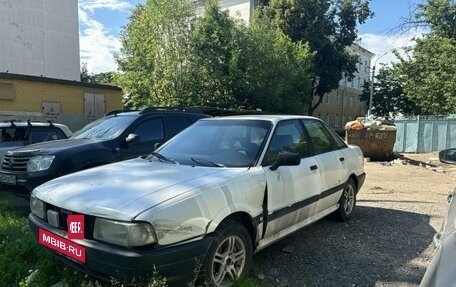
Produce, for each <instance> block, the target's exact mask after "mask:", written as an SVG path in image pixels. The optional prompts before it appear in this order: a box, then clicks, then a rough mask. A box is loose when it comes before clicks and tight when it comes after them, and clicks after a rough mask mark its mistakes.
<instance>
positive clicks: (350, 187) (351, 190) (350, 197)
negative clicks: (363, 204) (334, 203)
mask: <svg viewBox="0 0 456 287" xmlns="http://www.w3.org/2000/svg"><path fill="white" fill-rule="evenodd" d="M355 206H356V184H355V182H354V181H353V179H352V178H349V179H348V180H347V183H345V186H344V190H343V191H342V196H341V197H340V200H339V209H337V211H336V212H335V216H336V219H337V220H340V221H347V220H349V219H350V218H351V217H352V214H353V211H354V209H355Z"/></svg>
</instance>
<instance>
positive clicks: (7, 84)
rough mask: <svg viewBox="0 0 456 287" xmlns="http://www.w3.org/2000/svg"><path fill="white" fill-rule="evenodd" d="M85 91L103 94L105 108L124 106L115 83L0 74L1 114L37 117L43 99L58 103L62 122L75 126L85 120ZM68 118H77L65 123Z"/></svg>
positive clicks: (121, 95) (120, 107)
mask: <svg viewBox="0 0 456 287" xmlns="http://www.w3.org/2000/svg"><path fill="white" fill-rule="evenodd" d="M40 80H41V81H40ZM88 93H89V94H101V95H104V110H105V111H106V112H108V111H111V110H116V109H123V103H122V98H123V92H122V90H121V89H120V88H118V87H115V86H108V85H98V84H90V83H81V82H76V81H65V80H55V79H49V78H42V77H31V76H21V75H17V76H15V75H11V74H7V75H5V74H0V115H3V116H5V115H8V116H16V115H17V116H20V115H24V116H31V117H32V118H34V119H37V118H39V117H40V116H43V110H42V109H43V102H49V103H58V104H59V106H60V111H59V112H60V114H62V123H64V124H70V125H72V126H73V127H72V130H75V129H79V128H81V127H82V126H83V125H84V124H85V123H86V120H85V118H84V117H85V116H86V114H85V112H86V111H85V110H84V94H88ZM69 118H73V119H78V120H73V121H72V122H71V123H70V122H67V123H65V122H64V121H65V119H69ZM79 118H80V120H79Z"/></svg>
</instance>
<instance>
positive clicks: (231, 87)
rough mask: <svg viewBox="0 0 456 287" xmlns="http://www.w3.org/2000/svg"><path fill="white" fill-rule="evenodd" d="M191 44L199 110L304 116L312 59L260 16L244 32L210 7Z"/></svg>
mask: <svg viewBox="0 0 456 287" xmlns="http://www.w3.org/2000/svg"><path fill="white" fill-rule="evenodd" d="M192 43H193V45H192V47H191V49H192V51H191V54H192V61H191V62H190V63H189V65H190V66H192V68H191V70H192V74H193V75H194V76H193V79H194V80H195V82H194V83H193V86H194V87H198V88H197V89H196V90H197V94H198V95H199V98H198V99H196V101H197V102H198V104H207V105H215V106H219V107H225V108H228V107H230V108H233V107H237V108H246V109H253V108H261V109H263V110H267V111H270V112H288V113H302V112H303V111H302V108H301V107H302V101H303V100H305V98H304V97H303V96H302V95H303V91H306V90H307V89H308V88H309V87H310V75H311V73H310V67H311V59H312V54H311V53H310V51H309V48H308V46H307V45H303V44H302V43H301V42H298V43H293V42H292V41H291V39H290V38H289V37H288V36H286V35H284V33H283V32H281V31H280V30H279V29H277V28H275V27H273V26H272V25H271V24H270V23H269V21H267V19H264V18H261V17H260V15H257V16H256V17H255V18H254V19H253V20H252V22H251V25H250V26H245V25H244V24H243V23H242V22H238V21H235V20H233V19H232V18H230V17H229V15H228V13H227V12H226V11H220V8H219V7H218V5H217V4H216V2H215V1H209V2H208V3H207V5H206V10H205V13H204V15H203V16H202V17H201V18H200V19H199V21H198V22H197V23H196V24H195V30H194V33H193V38H192ZM191 99H192V100H193V101H194V102H195V98H194V97H193V98H191Z"/></svg>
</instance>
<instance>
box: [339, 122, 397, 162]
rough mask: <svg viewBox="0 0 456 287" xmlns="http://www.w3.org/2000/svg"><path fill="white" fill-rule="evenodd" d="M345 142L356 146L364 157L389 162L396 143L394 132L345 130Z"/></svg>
mask: <svg viewBox="0 0 456 287" xmlns="http://www.w3.org/2000/svg"><path fill="white" fill-rule="evenodd" d="M345 140H346V141H347V143H348V144H352V145H357V146H359V147H360V148H361V150H362V151H363V154H364V157H369V158H370V159H371V160H391V159H392V158H393V148H394V143H395V142H396V130H373V129H371V130H346V132H345Z"/></svg>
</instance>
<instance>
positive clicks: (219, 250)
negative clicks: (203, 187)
mask: <svg viewBox="0 0 456 287" xmlns="http://www.w3.org/2000/svg"><path fill="white" fill-rule="evenodd" d="M211 238H212V239H213V242H212V244H211V246H210V248H209V250H208V253H207V255H206V258H205V260H204V262H203V266H202V275H203V276H202V277H201V279H202V280H204V281H205V283H209V284H213V285H215V286H232V285H233V284H234V282H235V281H236V280H238V279H239V278H242V277H244V276H246V275H247V273H248V271H249V269H250V266H251V265H252V241H251V239H250V234H249V232H248V231H247V229H246V228H245V227H244V226H243V225H242V224H240V223H239V222H235V221H228V222H225V223H223V224H221V226H219V228H217V230H216V231H215V232H214V234H212V235H211ZM208 281H209V282H208ZM210 286H211V285H210Z"/></svg>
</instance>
